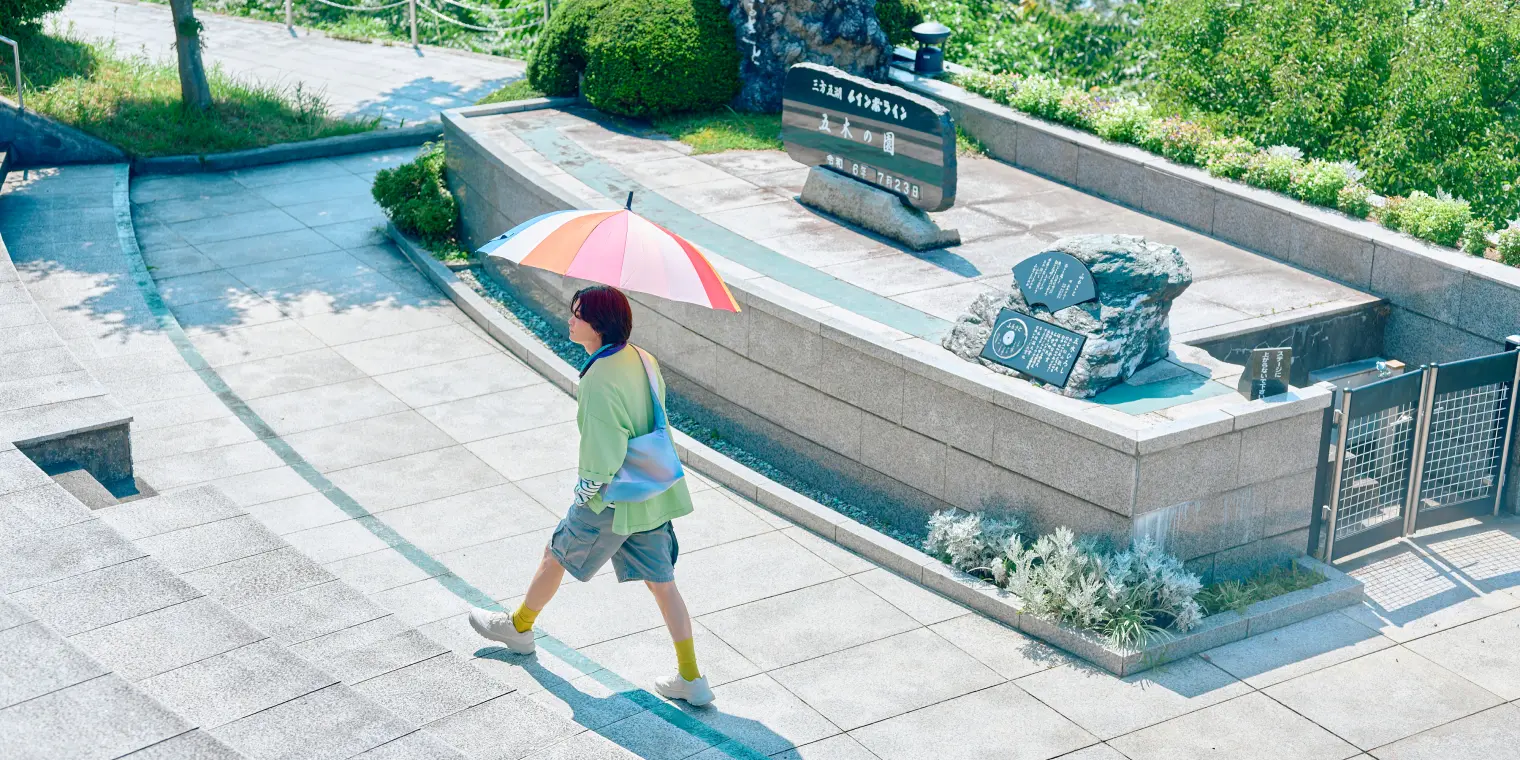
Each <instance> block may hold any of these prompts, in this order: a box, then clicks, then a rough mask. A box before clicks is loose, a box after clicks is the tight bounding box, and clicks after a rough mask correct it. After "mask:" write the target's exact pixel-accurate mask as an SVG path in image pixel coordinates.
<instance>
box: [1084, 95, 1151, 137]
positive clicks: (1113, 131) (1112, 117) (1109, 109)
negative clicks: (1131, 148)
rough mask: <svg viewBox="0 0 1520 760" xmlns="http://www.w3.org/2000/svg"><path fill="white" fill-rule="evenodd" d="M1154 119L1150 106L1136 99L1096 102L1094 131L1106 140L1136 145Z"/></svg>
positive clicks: (1093, 117)
mask: <svg viewBox="0 0 1520 760" xmlns="http://www.w3.org/2000/svg"><path fill="white" fill-rule="evenodd" d="M1154 118H1155V117H1153V116H1151V107H1150V105H1149V104H1146V103H1143V102H1141V101H1140V100H1137V99H1135V98H1121V99H1119V100H1111V101H1107V102H1104V101H1096V102H1095V108H1094V109H1093V114H1092V126H1093V131H1094V132H1097V133H1098V136H1099V137H1102V138H1103V139H1105V140H1113V141H1114V142H1121V143H1135V142H1138V141H1139V139H1140V135H1141V134H1142V133H1144V131H1145V128H1146V127H1148V126H1149V125H1150V123H1151V121H1152V120H1153V119H1154Z"/></svg>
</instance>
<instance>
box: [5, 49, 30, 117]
mask: <svg viewBox="0 0 1520 760" xmlns="http://www.w3.org/2000/svg"><path fill="white" fill-rule="evenodd" d="M0 42H4V43H5V44H7V45H10V46H11V59H12V60H14V61H15V62H16V110H18V111H25V110H26V99H25V96H23V95H22V94H21V89H22V88H21V46H20V45H17V44H16V41H15V40H13V39H11V38H9V37H0Z"/></svg>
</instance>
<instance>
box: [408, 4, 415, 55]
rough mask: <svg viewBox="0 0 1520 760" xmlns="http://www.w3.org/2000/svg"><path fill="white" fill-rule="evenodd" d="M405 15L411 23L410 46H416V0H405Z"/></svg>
mask: <svg viewBox="0 0 1520 760" xmlns="http://www.w3.org/2000/svg"><path fill="white" fill-rule="evenodd" d="M406 15H407V17H408V20H409V21H410V22H411V25H412V47H417V0H407V4H406Z"/></svg>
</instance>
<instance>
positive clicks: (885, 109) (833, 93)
mask: <svg viewBox="0 0 1520 760" xmlns="http://www.w3.org/2000/svg"><path fill="white" fill-rule="evenodd" d="M781 139H782V141H783V142H784V143H785V145H786V154H787V155H788V156H791V157H792V159H793V160H795V161H797V162H798V163H800V164H803V165H805V166H822V167H826V168H829V169H832V170H833V171H835V172H838V173H840V174H843V175H845V176H847V177H853V178H855V179H858V180H860V181H861V182H865V183H867V184H870V185H873V186H875V187H879V188H881V189H883V190H887V191H889V192H892V193H895V194H896V195H898V196H900V197H901V198H902V199H903V200H904V201H906V202H907V203H909V204H911V205H912V206H913V207H914V208H917V209H920V210H922V211H943V210H945V209H947V208H950V206H951V204H953V203H955V126H954V124H953V123H952V122H951V121H950V114H949V112H948V111H946V110H945V108H944V107H943V106H940V105H938V104H936V103H934V102H933V101H931V100H928V99H927V98H922V97H919V96H917V95H914V94H913V93H910V92H908V91H907V90H904V89H902V88H900V87H893V86H891V85H885V84H880V83H877V82H872V81H871V80H869V79H862V78H860V77H856V76H851V75H849V74H846V73H844V72H843V71H840V70H839V69H835V68H831V67H828V66H819V65H817V64H812V63H799V64H797V65H795V66H793V67H792V68H791V69H789V70H788V71H787V74H786V85H785V88H784V89H783V90H782V110H781Z"/></svg>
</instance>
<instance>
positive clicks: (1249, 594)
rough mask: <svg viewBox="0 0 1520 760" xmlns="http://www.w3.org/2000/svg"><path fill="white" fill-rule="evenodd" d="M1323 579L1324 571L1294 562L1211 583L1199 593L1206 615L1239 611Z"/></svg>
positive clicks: (1307, 586) (1315, 583) (1200, 603)
mask: <svg viewBox="0 0 1520 760" xmlns="http://www.w3.org/2000/svg"><path fill="white" fill-rule="evenodd" d="M1324 581H1325V576H1324V575H1321V574H1320V573H1319V572H1317V571H1314V570H1309V569H1307V568H1304V567H1302V566H1300V565H1299V564H1298V563H1296V562H1295V563H1293V564H1291V565H1288V566H1287V567H1277V568H1273V569H1271V570H1268V571H1266V572H1264V573H1258V574H1256V575H1253V576H1251V577H1249V578H1247V579H1245V580H1243V581H1220V582H1219V583H1211V584H1209V585H1207V586H1205V587H1204V588H1203V590H1202V591H1200V592H1199V593H1198V603H1199V605H1201V606H1202V607H1203V609H1204V614H1207V615H1213V614H1215V613H1219V612H1226V611H1231V610H1233V611H1235V612H1240V611H1241V610H1244V609H1245V608H1247V607H1249V606H1251V605H1253V604H1255V603H1257V602H1262V601H1266V600H1268V599H1271V598H1273V597H1277V596H1282V595H1283V594H1287V593H1290V592H1293V591H1299V590H1302V589H1306V588H1309V587H1311V586H1315V585H1317V584H1320V583H1323V582H1324Z"/></svg>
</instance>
